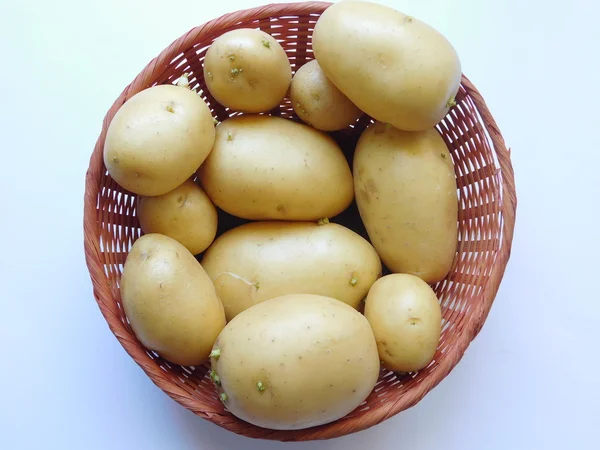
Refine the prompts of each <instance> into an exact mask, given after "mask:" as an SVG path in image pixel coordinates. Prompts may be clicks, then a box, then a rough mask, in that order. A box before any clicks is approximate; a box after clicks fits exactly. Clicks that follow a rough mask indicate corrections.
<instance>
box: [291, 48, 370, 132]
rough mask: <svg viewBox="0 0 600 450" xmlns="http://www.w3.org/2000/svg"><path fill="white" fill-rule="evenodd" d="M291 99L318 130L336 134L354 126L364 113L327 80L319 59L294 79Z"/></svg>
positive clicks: (303, 117) (307, 121)
mask: <svg viewBox="0 0 600 450" xmlns="http://www.w3.org/2000/svg"><path fill="white" fill-rule="evenodd" d="M290 100H291V101H292V107H293V108H294V111H295V112H296V114H297V115H298V117H300V119H302V120H303V121H304V122H306V123H307V124H309V125H312V126H313V127H315V128H316V129H318V130H323V131H336V130H341V129H342V128H346V127H347V126H349V125H350V124H353V123H354V122H356V121H357V120H358V118H359V117H360V116H361V114H362V111H361V110H360V109H358V107H357V106H356V105H355V104H354V103H352V102H351V101H350V99H349V98H348V97H346V96H345V95H344V94H342V92H341V91H340V90H339V89H338V88H336V87H335V86H334V84H333V83H332V82H331V81H329V79H327V77H326V76H325V74H324V73H323V70H322V69H321V66H319V63H318V62H317V60H316V59H313V60H312V61H310V62H308V63H306V64H304V65H303V66H302V67H301V68H300V69H298V71H297V72H296V74H295V75H294V78H292V84H291V87H290Z"/></svg>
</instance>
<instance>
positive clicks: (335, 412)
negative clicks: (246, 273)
mask: <svg viewBox="0 0 600 450" xmlns="http://www.w3.org/2000/svg"><path fill="white" fill-rule="evenodd" d="M211 356H212V358H211V362H212V369H213V371H214V372H212V373H211V376H212V378H213V380H215V381H218V383H217V387H218V390H219V392H220V398H221V400H222V401H223V403H224V404H225V406H226V408H227V409H228V410H229V411H231V413H233V414H234V415H235V416H237V417H239V418H240V419H242V420H245V421H247V422H249V423H252V424H254V425H257V426H259V427H264V428H271V429H274V430H292V429H296V430H297V429H302V428H308V427H312V426H316V425H321V424H325V423H329V422H333V421H334V420H337V419H339V418H341V417H343V416H345V415H346V414H348V413H349V412H351V411H352V410H354V409H355V408H356V407H357V406H358V405H360V404H361V403H362V402H363V401H364V400H365V399H366V398H367V396H368V395H369V393H370V392H371V391H372V390H373V388H374V386H375V383H376V382H377V378H378V376H379V357H378V354H377V346H376V343H375V338H374V336H373V332H372V330H371V327H370V325H369V323H368V322H367V320H366V319H365V318H364V316H363V315H362V314H360V313H359V312H358V311H356V310H355V309H353V308H351V307H350V306H348V305H346V304H344V303H342V302H339V301H337V300H334V299H331V298H328V297H322V296H317V295H308V294H296V295H287V296H284V297H278V298H275V299H272V300H269V301H266V302H264V303H260V304H258V305H255V306H253V307H252V308H250V309H247V310H246V311H244V312H243V313H241V314H240V315H238V316H237V317H236V318H235V319H233V320H232V321H231V322H229V323H228V324H227V326H226V327H225V329H224V330H223V331H222V332H221V334H220V335H219V338H218V339H217V342H216V343H215V349H214V350H213V352H212V353H211Z"/></svg>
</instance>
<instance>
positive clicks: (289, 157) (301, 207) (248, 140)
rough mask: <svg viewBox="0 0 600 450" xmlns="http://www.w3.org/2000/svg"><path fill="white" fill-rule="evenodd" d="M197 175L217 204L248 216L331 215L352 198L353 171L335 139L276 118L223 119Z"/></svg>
mask: <svg viewBox="0 0 600 450" xmlns="http://www.w3.org/2000/svg"><path fill="white" fill-rule="evenodd" d="M198 177H199V179H200V181H201V183H202V186H203V187H204V190H205V191H206V193H207V194H208V196H209V197H210V199H211V200H212V201H213V203H215V205H217V206H218V207H219V208H221V209H223V210H224V211H226V212H228V213H229V214H232V215H234V216H237V217H241V218H243V219H250V220H270V219H278V220H317V219H319V218H323V217H333V216H335V215H337V214H339V213H341V212H342V211H343V210H345V209H346V208H347V207H348V206H349V205H350V203H351V202H352V199H353V197H354V192H353V187H352V173H351V172H350V167H349V166H348V162H347V161H346V158H345V157H344V154H343V153H342V150H341V149H340V147H339V146H338V145H337V144H336V142H335V141H334V140H333V139H332V138H331V137H330V136H328V135H327V134H325V133H323V132H320V131H317V130H315V129H313V128H311V127H309V126H307V125H303V124H299V123H295V122H292V121H291V120H286V119H282V118H280V117H272V116H258V115H247V116H237V117H233V118H230V119H227V120H225V121H223V122H222V123H221V124H219V126H217V137H216V139H215V145H214V147H213V149H212V151H211V153H210V155H209V156H208V158H207V159H206V161H205V162H204V164H202V166H201V167H200V169H199V170H198Z"/></svg>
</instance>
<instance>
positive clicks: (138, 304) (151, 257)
mask: <svg viewBox="0 0 600 450" xmlns="http://www.w3.org/2000/svg"><path fill="white" fill-rule="evenodd" d="M121 301H122V304H123V308H124V310H125V314H126V315H127V318H128V319H129V321H130V323H131V328H132V329H133V331H134V333H135V335H136V336H137V338H138V339H139V340H140V342H141V343H142V344H143V345H144V346H145V347H146V348H148V349H149V350H154V351H156V352H157V353H158V354H159V355H160V356H162V357H163V358H165V359H167V360H169V361H171V362H173V363H175V364H181V365H184V366H188V365H190V366H196V365H199V364H202V363H203V362H204V361H206V359H207V358H208V355H209V353H210V349H211V347H212V346H213V344H214V342H215V340H216V338H217V336H218V334H219V333H220V332H221V330H222V329H223V327H224V326H225V313H224V311H223V305H222V304H221V302H220V300H219V299H218V297H217V294H216V292H215V288H214V286H213V284H212V282H211V281H210V278H209V277H208V275H206V272H205V271H204V269H202V266H201V265H200V264H199V263H198V262H197V261H196V259H195V258H194V256H193V255H192V254H191V253H190V252H189V251H188V250H187V249H186V248H185V247H184V246H183V245H181V244H180V243H179V242H177V241H176V240H174V239H171V238H170V237H167V236H163V235H161V234H146V235H144V236H142V237H140V238H139V239H138V240H137V241H135V243H134V244H133V246H132V247H131V250H130V252H129V254H128V255H127V260H126V261H125V266H124V268H123V275H122V277H121Z"/></svg>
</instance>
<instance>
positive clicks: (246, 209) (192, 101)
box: [104, 1, 461, 430]
mask: <svg viewBox="0 0 600 450" xmlns="http://www.w3.org/2000/svg"><path fill="white" fill-rule="evenodd" d="M312 48H313V51H314V56H315V59H314V60H313V61H310V62H308V63H307V64H305V65H304V66H302V67H301V68H299V69H298V70H297V71H296V72H295V74H293V71H292V69H291V66H290V62H289V60H288V58H287V56H286V53H285V51H284V50H283V48H282V47H281V45H280V44H279V42H277V40H275V39H274V38H273V37H271V36H270V35H269V34H267V33H264V32H262V31H259V30H256V29H238V30H233V31H229V32H227V33H224V34H223V35H221V36H220V37H219V38H218V39H216V40H215V41H214V43H213V44H212V45H211V46H210V48H209V49H208V51H207V53H206V58H205V60H204V79H205V82H206V87H207V89H208V90H209V91H210V94H211V95H212V97H214V98H215V99H216V100H217V101H218V102H219V103H221V104H222V105H223V106H224V107H227V108H229V110H230V111H232V112H238V113H242V114H238V115H235V116H234V117H231V118H228V119H226V120H224V121H223V122H221V123H217V124H216V125H215V123H216V121H215V120H214V119H213V117H212V114H211V111H210V109H209V107H208V106H207V104H206V103H205V101H204V100H203V99H202V97H201V96H200V95H198V94H197V93H196V92H195V91H194V90H191V89H190V87H189V82H188V80H187V78H186V76H183V77H181V78H180V79H179V80H178V82H177V83H176V84H169V85H158V86H154V87H151V88H148V89H146V90H143V91H142V92H140V93H138V94H137V95H135V96H133V97H132V98H130V99H129V100H128V101H127V102H126V103H125V104H124V105H123V106H122V107H121V108H120V110H119V111H118V112H117V113H116V115H115V117H114V119H113V120H112V122H111V124H110V126H109V128H108V131H107V135H106V141H105V147H104V162H105V165H106V167H107V169H108V171H109V173H110V175H111V176H112V178H113V179H114V180H115V181H116V182H117V183H119V184H120V185H121V186H122V187H123V188H125V189H126V190H128V191H130V192H132V193H134V194H136V195H137V198H138V203H137V217H138V219H139V223H140V225H141V228H142V230H143V232H144V234H143V236H142V237H140V238H139V239H138V240H137V241H136V242H135V243H134V244H133V246H132V248H131V250H130V252H129V254H128V257H127V260H126V263H125V266H124V269H123V275H122V279H121V283H120V293H121V301H122V306H123V308H124V311H125V314H126V316H127V318H128V320H129V322H130V324H131V328H132V330H133V331H134V332H135V334H136V336H137V338H138V339H139V341H140V342H141V343H142V344H143V345H144V346H145V347H146V348H148V349H149V350H152V351H155V352H156V353H158V354H159V355H160V356H161V357H163V358H165V359H166V360H168V361H170V362H172V363H175V364H181V365H186V366H200V365H202V364H204V363H206V362H207V361H210V363H211V370H210V372H209V376H210V378H211V380H212V382H213V383H214V385H215V388H216V390H217V395H218V396H219V398H220V399H221V401H222V402H223V404H224V405H225V407H226V408H227V409H228V410H229V411H230V412H231V413H232V414H234V415H235V416H237V417H239V418H240V419H243V420H245V421H247V422H250V423H252V424H255V425H257V426H260V427H265V428H271V429H281V430H285V429H301V428H307V427H312V426H316V425H321V424H325V423H328V422H332V421H334V420H337V419H339V418H341V417H343V416H345V415H346V414H348V413H350V412H351V411H352V410H354V409H355V408H356V407H357V406H358V405H359V404H361V403H362V402H363V401H364V400H365V399H366V398H367V396H368V395H369V394H370V393H371V392H372V390H373V388H374V386H375V383H376V382H377V380H378V377H379V374H380V367H381V366H382V367H383V368H385V369H387V370H392V371H397V372H414V371H418V370H420V369H423V368H424V367H426V366H427V365H428V364H430V363H431V361H432V359H433V357H434V353H435V351H436V348H437V347H438V344H439V340H440V334H441V323H442V317H441V309H440V305H439V301H438V299H437V298H436V295H435V293H434V291H433V290H432V288H431V287H430V285H431V284H433V283H436V282H438V281H440V280H442V279H444V278H445V277H446V275H447V274H448V272H449V270H450V268H451V265H452V262H453V259H454V256H455V252H456V245H457V209H458V202H457V187H456V179H455V175H454V169H453V164H452V160H451V156H450V154H449V152H448V149H447V147H446V145H445V143H444V141H443V140H442V138H441V137H440V135H439V134H438V132H437V131H436V130H435V125H436V124H437V123H438V122H439V121H440V120H441V119H442V118H443V117H444V116H445V115H446V114H447V113H448V111H449V109H450V108H451V107H452V106H453V105H455V95H456V94H457V91H458V88H459V83H460V78H461V67H460V62H459V59H458V57H457V54H456V52H455V51H454V49H453V48H452V46H451V45H450V43H449V42H448V41H447V40H446V39H445V38H444V37H443V36H442V35H441V34H440V33H438V32H437V31H436V30H434V29H433V28H431V27H430V26H428V25H426V24H425V23H423V22H421V21H419V20H417V19H415V18H413V17H410V16H407V15H404V14H402V13H400V12H398V11H395V10H393V9H390V8H388V7H384V6H380V5H377V4H373V3H366V2H361V1H342V2H340V3H337V4H334V5H333V6H331V7H329V8H328V9H327V10H326V11H325V12H324V13H323V14H322V15H321V17H320V18H319V20H318V22H317V24H316V26H315V29H314V34H313V38H312ZM286 97H287V98H289V99H290V100H291V103H292V105H293V108H294V110H295V112H296V115H297V118H295V119H294V120H290V119H283V118H280V117H275V116H272V115H269V111H271V110H272V109H273V108H275V107H277V106H278V105H280V104H281V103H282V102H283V101H284V98H286ZM363 114H367V115H369V116H370V117H372V118H373V120H374V123H372V125H370V126H369V127H368V128H367V129H366V130H365V131H364V132H363V133H362V135H361V136H360V138H359V140H358V143H357V145H356V148H355V149H354V152H353V161H351V163H352V168H351V167H350V165H349V163H348V160H347V159H346V157H345V155H344V153H343V152H342V149H341V148H340V146H339V145H338V144H337V143H336V141H335V140H334V139H333V138H332V137H331V135H330V134H328V133H329V132H332V131H336V130H341V129H344V128H347V127H349V126H350V125H352V124H354V123H355V122H356V121H357V119H359V117H361V116H362V115H363ZM302 122H304V123H302ZM348 154H352V149H349V153H348ZM353 201H355V202H356V207H357V208H358V211H359V213H360V219H361V220H362V223H363V224H364V228H365V229H366V232H367V233H368V238H369V239H368V240H367V239H365V237H366V235H365V237H363V236H361V235H360V234H359V233H358V232H357V230H352V229H350V228H348V227H345V226H343V225H341V224H339V223H336V217H339V216H340V214H342V213H343V212H344V211H347V210H348V208H349V207H350V205H351V204H353ZM219 210H220V211H219ZM222 212H224V213H227V215H229V216H234V217H237V218H239V219H244V221H243V224H242V225H239V226H235V227H233V228H231V229H228V230H225V231H224V232H219V233H218V232H217V230H218V225H219V224H218V222H219V217H221V215H220V214H222ZM384 267H385V268H387V269H388V270H389V272H390V274H389V275H386V276H382V268H384Z"/></svg>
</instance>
